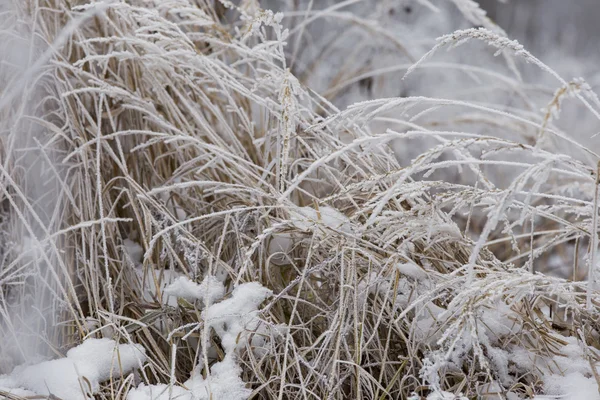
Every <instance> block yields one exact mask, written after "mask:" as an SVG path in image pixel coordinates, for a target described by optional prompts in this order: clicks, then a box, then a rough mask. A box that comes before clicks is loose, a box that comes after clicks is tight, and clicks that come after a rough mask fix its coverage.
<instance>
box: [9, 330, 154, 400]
mask: <svg viewBox="0 0 600 400" xmlns="http://www.w3.org/2000/svg"><path fill="white" fill-rule="evenodd" d="M145 361H146V354H145V349H144V348H143V347H142V346H140V345H137V344H117V343H116V342H115V341H114V340H110V339H87V340H86V341H84V342H83V343H82V344H80V345H79V346H77V347H74V348H72V349H71V350H69V351H68V352H67V356H66V357H65V358H60V359H57V360H51V361H44V362H41V363H38V364H34V365H29V366H20V367H17V368H15V369H14V370H13V372H12V373H11V374H10V375H3V376H0V387H1V388H4V387H6V389H7V391H9V392H10V393H12V394H19V393H21V394H20V395H22V394H23V393H24V394H27V395H30V394H31V393H35V394H38V395H42V396H49V395H51V394H52V395H54V396H57V397H59V398H61V399H62V400H80V399H88V398H90V397H91V396H92V395H93V394H94V393H96V392H97V391H98V389H99V388H100V382H103V381H105V380H107V379H109V378H111V377H118V376H120V375H122V374H127V373H129V372H131V371H132V370H133V369H135V368H136V367H138V366H141V365H142V364H143V363H144V362H145ZM0 390H4V389H0Z"/></svg>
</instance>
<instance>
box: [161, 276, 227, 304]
mask: <svg viewBox="0 0 600 400" xmlns="http://www.w3.org/2000/svg"><path fill="white" fill-rule="evenodd" d="M164 293H165V294H166V295H169V296H175V297H181V298H183V299H186V300H201V301H203V302H206V303H207V304H209V305H210V304H212V303H213V302H215V301H216V300H219V299H221V298H223V296H224V295H225V286H223V283H221V281H219V280H218V279H217V278H215V277H214V276H207V277H205V278H204V280H203V281H202V283H200V284H198V283H196V282H194V281H192V280H191V279H189V278H187V277H185V276H181V277H179V278H178V279H176V280H175V281H174V282H173V283H171V284H170V285H169V286H167V288H166V289H165V291H164Z"/></svg>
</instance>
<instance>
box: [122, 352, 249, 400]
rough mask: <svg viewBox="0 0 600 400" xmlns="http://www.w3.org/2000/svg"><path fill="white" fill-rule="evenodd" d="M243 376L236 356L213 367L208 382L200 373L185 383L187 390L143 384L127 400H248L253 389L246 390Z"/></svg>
mask: <svg viewBox="0 0 600 400" xmlns="http://www.w3.org/2000/svg"><path fill="white" fill-rule="evenodd" d="M198 370H199V368H198ZM240 374H241V368H240V367H239V366H238V365H237V364H236V362H235V360H234V359H233V355H230V354H228V355H227V356H225V359H224V360H223V361H221V362H218V363H216V364H214V365H213V366H212V367H211V369H210V375H209V376H208V377H207V378H206V379H204V378H203V377H202V375H200V374H197V375H194V376H192V377H191V378H190V379H188V380H187V381H186V382H185V383H184V386H185V387H186V388H187V389H185V388H183V387H180V386H171V387H170V386H169V385H164V384H161V385H144V384H141V385H140V386H138V387H137V389H133V390H131V391H130V392H129V394H128V395H127V400H170V399H177V400H217V399H219V400H220V399H223V400H246V399H247V398H248V397H249V396H250V393H252V390H250V389H247V388H246V387H245V383H244V381H242V379H241V378H240Z"/></svg>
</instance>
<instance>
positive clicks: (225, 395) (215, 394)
mask: <svg viewBox="0 0 600 400" xmlns="http://www.w3.org/2000/svg"><path fill="white" fill-rule="evenodd" d="M213 280H216V278H214V277H207V278H205V280H204V281H203V282H202V284H200V285H198V284H196V283H194V282H191V281H189V279H187V278H185V279H181V278H180V279H178V280H177V281H176V282H174V283H173V284H172V285H171V286H169V288H167V289H168V291H169V292H170V293H171V294H172V295H176V296H179V297H187V298H193V299H203V298H204V297H205V296H206V295H208V297H209V298H210V299H211V300H214V299H217V298H220V297H222V296H223V291H224V288H223V285H222V283H221V282H219V281H218V280H217V281H216V282H217V283H218V284H217V283H215V282H214V281H213ZM211 285H214V287H211ZM207 291H208V292H207ZM272 294H273V292H272V291H271V290H269V289H266V288H264V287H263V286H262V285H261V284H259V283H257V282H249V283H243V284H241V285H239V286H238V287H236V288H235V289H233V292H232V293H231V297H229V298H227V299H225V300H222V301H221V302H219V303H217V304H213V305H209V306H208V307H207V308H206V309H205V310H204V311H203V312H202V318H203V319H204V321H205V324H206V325H207V326H208V327H209V328H211V327H212V328H213V329H214V330H215V332H216V333H217V334H218V335H219V337H220V338H221V345H222V346H223V349H224V350H225V358H224V359H223V360H222V361H220V362H217V363H215V364H213V365H212V366H211V367H210V373H209V374H208V376H207V377H206V379H205V378H204V377H203V376H202V375H201V374H200V371H201V370H202V368H196V369H195V372H196V373H195V374H193V375H192V376H191V377H190V379H189V380H187V381H186V382H185V383H184V387H180V386H169V385H164V384H160V385H145V384H141V385H139V386H138V387H137V388H136V389H133V390H131V391H130V392H129V394H128V395H127V400H170V399H177V400H221V399H223V400H246V399H247V398H248V397H249V396H250V394H251V393H252V391H251V390H250V389H247V388H246V384H245V383H244V381H243V380H242V379H241V377H240V375H241V373H242V369H241V368H240V367H239V365H238V364H237V363H236V360H235V357H236V353H237V350H238V349H241V348H243V347H245V346H246V344H247V342H248V340H249V339H250V335H251V334H253V333H254V334H255V335H254V337H253V338H252V341H253V343H254V340H255V339H256V338H257V337H260V333H261V332H264V328H263V329H262V330H261V326H260V321H259V319H258V312H259V311H258V307H259V306H260V304H261V303H262V302H263V301H264V300H265V299H266V298H267V297H269V296H271V295H272ZM256 333H259V334H256Z"/></svg>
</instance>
